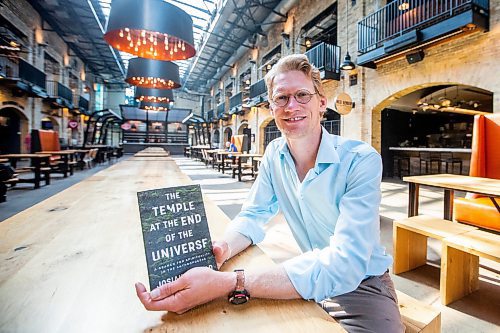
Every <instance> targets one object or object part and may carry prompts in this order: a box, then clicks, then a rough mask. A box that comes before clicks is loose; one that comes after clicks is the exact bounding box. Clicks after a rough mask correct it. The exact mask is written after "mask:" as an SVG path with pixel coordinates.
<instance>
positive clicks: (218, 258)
mask: <svg viewBox="0 0 500 333" xmlns="http://www.w3.org/2000/svg"><path fill="white" fill-rule="evenodd" d="M212 252H213V253H214V256H215V262H216V263H217V269H220V267H221V266H222V264H224V263H225V262H226V261H227V260H228V259H229V258H231V249H230V248H229V245H228V244H227V242H225V241H215V242H212Z"/></svg>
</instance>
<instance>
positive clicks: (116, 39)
mask: <svg viewBox="0 0 500 333" xmlns="http://www.w3.org/2000/svg"><path fill="white" fill-rule="evenodd" d="M104 39H105V40H106V42H107V43H108V44H110V45H111V46H113V47H114V48H115V49H118V50H120V51H124V52H127V53H130V54H133V55H136V56H139V57H141V58H148V59H158V60H184V59H188V58H191V57H193V56H194V55H195V53H196V51H195V49H194V39H193V20H192V18H191V16H189V15H188V14H187V13H186V12H185V11H183V10H182V9H180V8H179V7H176V6H174V5H172V4H170V3H168V2H165V1H163V0H113V3H112V5H111V11H110V14H109V19H108V25H107V28H106V33H105V34H104Z"/></svg>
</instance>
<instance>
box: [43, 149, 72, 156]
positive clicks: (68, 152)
mask: <svg viewBox="0 0 500 333" xmlns="http://www.w3.org/2000/svg"><path fill="white" fill-rule="evenodd" d="M38 153H39V154H51V155H71V154H74V153H76V150H70V149H68V150H44V151H39V152H38Z"/></svg>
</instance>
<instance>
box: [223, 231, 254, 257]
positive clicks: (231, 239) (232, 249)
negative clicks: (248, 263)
mask: <svg viewBox="0 0 500 333" xmlns="http://www.w3.org/2000/svg"><path fill="white" fill-rule="evenodd" d="M224 241H225V242H226V243H227V245H228V247H229V254H228V257H227V258H226V260H227V259H230V258H232V257H234V256H235V255H237V254H238V253H240V252H241V251H243V250H244V249H246V248H247V247H249V246H250V245H252V241H251V240H250V239H248V238H247V237H245V236H243V235H242V234H240V233H239V232H234V231H229V232H226V234H225V235H224Z"/></svg>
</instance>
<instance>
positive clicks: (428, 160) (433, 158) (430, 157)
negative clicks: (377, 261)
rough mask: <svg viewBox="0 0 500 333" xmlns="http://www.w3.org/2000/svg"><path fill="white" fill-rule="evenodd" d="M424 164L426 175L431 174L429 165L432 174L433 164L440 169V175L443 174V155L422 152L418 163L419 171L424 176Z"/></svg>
mask: <svg viewBox="0 0 500 333" xmlns="http://www.w3.org/2000/svg"><path fill="white" fill-rule="evenodd" d="M422 162H424V164H425V173H426V174H429V165H430V167H431V173H430V174H432V163H436V164H437V167H438V173H441V155H440V154H437V153H432V154H431V153H429V152H421V153H420V160H419V161H418V170H419V172H420V174H422Z"/></svg>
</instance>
